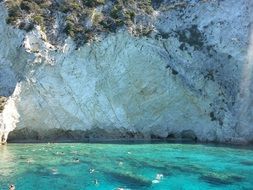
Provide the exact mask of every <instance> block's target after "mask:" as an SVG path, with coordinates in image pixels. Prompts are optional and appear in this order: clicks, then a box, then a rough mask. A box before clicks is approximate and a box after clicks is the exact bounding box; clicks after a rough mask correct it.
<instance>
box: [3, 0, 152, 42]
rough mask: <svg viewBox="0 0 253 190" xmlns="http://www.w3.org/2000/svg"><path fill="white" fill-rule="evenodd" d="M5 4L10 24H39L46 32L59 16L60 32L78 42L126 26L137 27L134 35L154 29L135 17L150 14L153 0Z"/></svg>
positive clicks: (37, 0) (48, 0) (9, 1)
mask: <svg viewBox="0 0 253 190" xmlns="http://www.w3.org/2000/svg"><path fill="white" fill-rule="evenodd" d="M6 4H7V7H8V11H9V12H8V13H9V15H8V18H7V20H6V22H7V23H8V24H11V25H14V26H17V27H18V28H20V29H23V30H26V31H30V30H32V29H33V27H34V25H39V26H41V29H42V30H43V31H44V32H45V33H47V32H50V31H49V30H50V27H51V28H52V25H53V24H54V23H55V19H56V17H57V16H58V17H59V16H60V17H61V18H62V19H63V20H65V22H64V24H63V25H61V26H60V27H61V28H60V29H59V32H60V31H63V32H64V33H65V34H66V35H67V36H70V37H71V38H73V39H74V40H75V41H76V42H77V44H79V45H81V44H83V43H86V42H87V41H89V40H93V37H94V34H100V33H110V32H116V31H117V30H118V29H119V28H121V27H124V26H125V27H132V26H135V27H132V28H133V29H136V30H135V31H134V34H137V33H139V34H140V35H142V34H144V35H149V33H150V32H152V31H151V29H150V26H145V23H139V22H136V20H135V17H136V16H137V15H142V16H145V17H146V18H148V17H150V16H151V14H152V13H153V7H152V3H151V0H139V1H137V0H115V1H114V0H107V1H106V0H82V1H80V0H63V1H61V2H60V3H59V1H56V0H7V1H6ZM105 5H106V6H105ZM145 28H146V29H145ZM144 30H145V31H144Z"/></svg>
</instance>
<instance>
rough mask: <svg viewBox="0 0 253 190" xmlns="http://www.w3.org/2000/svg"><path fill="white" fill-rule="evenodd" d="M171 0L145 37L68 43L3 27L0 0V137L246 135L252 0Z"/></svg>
mask: <svg viewBox="0 0 253 190" xmlns="http://www.w3.org/2000/svg"><path fill="white" fill-rule="evenodd" d="M179 5H180V4H175V5H174V7H166V6H164V10H159V11H157V12H156V14H155V16H154V23H153V25H154V28H155V32H153V33H152V35H151V36H152V37H138V38H136V37H133V36H131V35H130V34H128V33H127V32H126V31H120V32H117V33H116V34H111V35H108V36H107V37H105V38H104V39H103V40H101V41H100V42H94V43H92V44H85V45H84V46H82V47H80V48H79V49H75V44H74V42H73V41H72V40H71V39H67V40H66V41H65V45H63V46H60V45H59V46H57V45H54V46H53V45H51V44H50V43H49V42H47V40H46V36H45V35H44V34H43V32H42V31H41V30H40V28H39V27H37V29H36V30H33V31H31V32H29V33H23V32H21V31H19V30H17V29H13V28H11V27H10V26H7V25H6V24H5V22H4V19H5V17H6V10H5V8H4V5H3V4H1V6H0V9H1V11H0V18H1V19H0V25H1V27H0V31H1V34H2V35H1V36H0V50H1V51H0V58H1V59H0V60H1V62H0V67H1V70H0V81H1V83H0V96H5V97H8V98H7V103H6V104H5V107H4V109H3V112H2V113H1V114H0V132H1V133H0V135H1V136H3V137H2V139H3V138H4V140H5V139H7V135H8V134H9V132H10V131H12V130H13V129H14V128H15V127H16V129H15V130H14V131H13V132H12V133H10V137H9V138H10V140H64V139H70V140H82V139H85V138H110V139H115V138H116V139H118V138H127V139H129V138H135V139H136V138H137V139H138V138H144V139H150V138H152V137H157V138H167V137H175V138H191V139H194V140H199V141H215V142H227V143H247V142H251V141H252V140H253V110H252V107H253V106H252V105H253V98H252V97H253V96H252V92H253V84H252V81H253V80H252V73H253V70H252V67H253V54H252V52H253V44H252V42H253V41H252V40H253V33H252V29H253V28H252V27H251V25H252V21H253V17H252V14H251V13H252V11H253V10H252V7H253V2H252V1H250V0H239V1H238V0H224V1H215V0H214V1H187V4H186V5H184V6H183V7H182V6H179ZM5 118H8V119H5ZM7 120H8V121H7ZM18 121H19V122H18Z"/></svg>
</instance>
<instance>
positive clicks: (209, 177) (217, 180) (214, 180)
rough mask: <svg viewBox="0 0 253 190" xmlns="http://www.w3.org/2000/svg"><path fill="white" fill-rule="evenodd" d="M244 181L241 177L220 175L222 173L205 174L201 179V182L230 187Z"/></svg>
mask: <svg viewBox="0 0 253 190" xmlns="http://www.w3.org/2000/svg"><path fill="white" fill-rule="evenodd" d="M243 179H244V178H243V177H242V176H239V175H234V174H233V175H230V174H220V173H214V172H210V173H207V174H203V175H202V176H201V177H200V180H203V181H205V182H207V183H210V184H214V185H230V184H233V183H237V182H240V181H242V180H243Z"/></svg>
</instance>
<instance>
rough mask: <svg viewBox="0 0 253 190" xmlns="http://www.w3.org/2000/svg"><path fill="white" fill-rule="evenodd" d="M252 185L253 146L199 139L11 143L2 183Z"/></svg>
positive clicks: (21, 188) (154, 187) (44, 187)
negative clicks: (196, 141)
mask: <svg viewBox="0 0 253 190" xmlns="http://www.w3.org/2000/svg"><path fill="white" fill-rule="evenodd" d="M8 184H15V186H16V190H50V189H57V190H58V189H59V190H84V189H85V190H86V189H87V190H93V189H94V190H113V189H117V188H123V189H135V190H144V189H145V190H158V189H159V190H208V189H214V190H224V189H226V190H230V189H231V190H240V189H241V190H253V149H252V148H232V147H221V146H211V145H199V144H135V145H129V144H128V145H126V144H81V143H76V144H74V143H73V144H71V143H70V144H8V145H7V146H0V189H1V190H2V189H8Z"/></svg>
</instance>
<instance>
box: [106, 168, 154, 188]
mask: <svg viewBox="0 0 253 190" xmlns="http://www.w3.org/2000/svg"><path fill="white" fill-rule="evenodd" d="M106 174H107V175H108V176H110V177H112V178H114V179H115V180H117V181H119V182H120V183H123V184H125V185H127V186H133V187H143V186H144V187H145V186H147V187H148V186H151V185H152V181H151V180H149V179H146V178H145V177H143V176H140V175H137V174H133V173H128V172H123V171H116V170H115V171H108V172H106Z"/></svg>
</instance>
